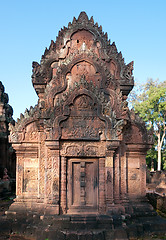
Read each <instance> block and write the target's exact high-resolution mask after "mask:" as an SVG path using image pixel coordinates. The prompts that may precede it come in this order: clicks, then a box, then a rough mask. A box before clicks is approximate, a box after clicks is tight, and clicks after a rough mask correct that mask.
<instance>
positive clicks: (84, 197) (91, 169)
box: [67, 159, 98, 212]
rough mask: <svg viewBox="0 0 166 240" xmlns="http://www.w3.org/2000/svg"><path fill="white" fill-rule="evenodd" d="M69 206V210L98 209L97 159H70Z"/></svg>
mask: <svg viewBox="0 0 166 240" xmlns="http://www.w3.org/2000/svg"><path fill="white" fill-rule="evenodd" d="M67 206H68V211H69V212H72V211H73V212H77V211H78V212H84V211H86V210H88V211H97V207H98V160H97V159H69V161H68V171H67Z"/></svg>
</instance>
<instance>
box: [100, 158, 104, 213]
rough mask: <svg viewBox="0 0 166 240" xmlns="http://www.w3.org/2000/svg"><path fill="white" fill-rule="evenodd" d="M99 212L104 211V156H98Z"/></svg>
mask: <svg viewBox="0 0 166 240" xmlns="http://www.w3.org/2000/svg"><path fill="white" fill-rule="evenodd" d="M99 213H103V214H104V213H105V158H99Z"/></svg>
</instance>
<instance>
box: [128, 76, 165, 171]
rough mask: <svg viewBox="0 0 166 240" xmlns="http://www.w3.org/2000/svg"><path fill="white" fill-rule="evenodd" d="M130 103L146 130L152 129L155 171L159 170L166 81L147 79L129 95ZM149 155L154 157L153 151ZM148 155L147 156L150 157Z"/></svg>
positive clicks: (163, 136)
mask: <svg viewBox="0 0 166 240" xmlns="http://www.w3.org/2000/svg"><path fill="white" fill-rule="evenodd" d="M129 99H130V103H131V104H132V106H133V107H134V109H135V112H137V113H139V116H140V117H142V119H143V120H144V121H145V122H146V125H147V128H153V129H154V134H155V137H156V139H157V153H158V156H157V170H159V171H160V170H161V155H162V154H161V152H162V150H164V149H165V141H166V140H165V134H166V81H164V82H162V83H160V82H158V80H156V81H153V80H152V79H149V80H148V81H147V82H146V84H144V85H142V86H141V87H140V86H138V87H137V89H136V90H135V91H133V92H132V93H131V96H130V98H129ZM150 155H154V149H153V151H151V154H150ZM150 155H149V156H150Z"/></svg>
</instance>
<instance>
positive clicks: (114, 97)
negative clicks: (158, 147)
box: [9, 12, 152, 222]
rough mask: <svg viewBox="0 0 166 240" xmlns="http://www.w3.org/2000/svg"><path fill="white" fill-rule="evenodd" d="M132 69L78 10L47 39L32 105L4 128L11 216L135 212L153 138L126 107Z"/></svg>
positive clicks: (36, 67)
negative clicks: (10, 167) (13, 180)
mask: <svg viewBox="0 0 166 240" xmlns="http://www.w3.org/2000/svg"><path fill="white" fill-rule="evenodd" d="M132 70H133V62H131V63H129V64H128V65H126V64H125V63H124V59H123V57H122V54H121V52H118V51H117V48H116V45H115V43H112V44H110V40H108V39H107V34H104V33H103V32H102V28H101V27H98V24H97V23H96V24H94V21H93V18H91V19H90V20H89V19H88V16H87V15H86V13H84V12H82V13H80V15H79V17H78V19H75V18H74V19H73V22H72V23H69V25H68V28H66V27H64V28H63V29H62V30H61V31H60V32H59V35H58V37H57V39H56V42H54V41H51V45H50V47H49V49H46V51H45V53H44V55H43V56H42V59H41V62H40V64H39V63H37V62H33V74H32V83H33V86H34V88H35V91H36V93H37V95H38V97H39V101H38V104H37V105H36V106H35V107H34V108H33V107H31V108H30V110H27V109H26V111H25V113H24V115H23V114H21V115H20V119H18V120H17V122H16V124H15V126H12V125H11V126H10V141H11V143H12V146H13V148H14V149H15V150H16V154H17V190H16V194H17V197H16V199H15V203H14V204H13V205H12V206H11V208H10V210H9V211H11V212H12V211H16V212H19V211H31V212H35V213H38V214H41V215H42V216H45V215H54V216H55V215H59V214H60V215H66V214H68V215H72V216H73V215H75V214H79V215H83V216H88V215H96V214H97V215H119V216H120V215H125V214H132V213H133V211H134V210H133V209H134V204H133V203H134V200H135V199H144V197H145V194H146V163H145V156H146V151H147V150H148V149H149V147H150V146H151V144H152V137H151V134H150V133H149V132H147V130H146V128H145V125H144V123H143V122H142V120H141V119H140V118H139V117H138V116H137V115H136V114H135V113H134V112H133V111H129V108H128V106H127V95H128V94H129V92H130V91H131V89H132V88H133V85H134V80H133V75H132ZM130 202H132V204H131V205H130ZM89 219H90V218H89ZM89 219H86V218H85V219H84V221H85V222H88V221H89Z"/></svg>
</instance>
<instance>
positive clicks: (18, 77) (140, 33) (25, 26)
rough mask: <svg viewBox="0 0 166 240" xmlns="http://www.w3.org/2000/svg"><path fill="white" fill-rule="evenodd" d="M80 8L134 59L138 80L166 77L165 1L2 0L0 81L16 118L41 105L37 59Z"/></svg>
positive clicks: (126, 58) (124, 52)
mask: <svg viewBox="0 0 166 240" xmlns="http://www.w3.org/2000/svg"><path fill="white" fill-rule="evenodd" d="M81 11H86V13H87V14H88V16H89V18H90V17H91V16H93V17H94V21H95V22H98V24H99V25H102V27H103V31H104V32H107V33H108V37H109V38H110V40H111V42H114V41H115V43H116V46H117V48H118V51H121V52H122V55H123V57H124V58H125V62H126V63H129V62H130V61H132V60H133V61H134V77H135V80H136V81H137V82H140V83H144V82H145V81H146V80H147V79H148V78H153V79H156V78H158V79H159V80H160V81H164V80H166V73H165V72H166V0H103V1H101V0H100V1H98V0H89V1H87V0H84V1H79V0H70V1H66V0H64V1H57V0H54V1H53V0H14V1H13V0H8V1H3V0H0V81H2V83H3V84H4V86H5V91H6V92H7V93H8V95H9V103H10V105H11V106H12V107H13V109H14V118H15V119H16V118H17V117H19V115H20V113H24V111H25V109H26V108H28V109H29V107H30V106H31V105H32V106H34V105H35V104H36V103H37V95H36V93H35V91H34V89H33V86H32V83H31V74H32V61H37V62H40V59H41V56H42V54H43V53H44V50H45V48H46V47H49V45H50V42H51V39H53V40H55V39H56V36H57V34H58V31H59V30H60V29H61V27H63V26H67V25H68V22H69V21H72V19H73V17H74V16H75V17H76V18H77V17H78V15H79V13H80V12H81Z"/></svg>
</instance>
